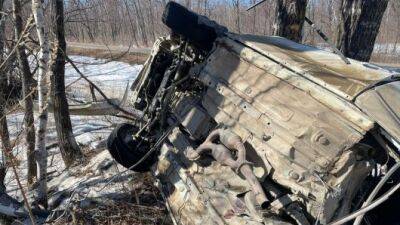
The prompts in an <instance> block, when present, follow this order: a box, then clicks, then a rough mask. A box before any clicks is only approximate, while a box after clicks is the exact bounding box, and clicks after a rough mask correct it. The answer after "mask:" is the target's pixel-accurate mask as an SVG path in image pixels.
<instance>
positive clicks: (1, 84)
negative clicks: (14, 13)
mask: <svg viewBox="0 0 400 225" xmlns="http://www.w3.org/2000/svg"><path fill="white" fill-rule="evenodd" d="M3 5H4V0H0V10H1V11H3ZM3 22H4V16H3V14H0V62H3V60H4V59H3V56H4V40H5V35H4V23H3ZM6 89H7V75H6V69H5V67H4V66H3V67H1V68H0V138H1V139H0V140H1V144H2V146H1V147H2V150H3V151H2V162H1V164H0V191H1V192H4V191H5V189H6V187H5V185H4V179H5V177H6V171H7V163H6V158H7V157H6V155H7V153H6V152H5V151H6V150H7V149H10V136H9V132H8V126H7V118H6V104H7V102H6V95H7V93H5V90H6Z"/></svg>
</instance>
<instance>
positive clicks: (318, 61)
mask: <svg viewBox="0 0 400 225" xmlns="http://www.w3.org/2000/svg"><path fill="white" fill-rule="evenodd" d="M232 37H233V38H235V39H237V40H240V41H241V42H242V43H244V44H246V45H249V46H252V47H255V48H257V49H259V50H260V51H262V52H264V53H268V54H269V55H271V56H273V57H276V58H278V59H279V60H280V62H284V63H286V64H288V65H290V66H291V67H292V68H295V69H296V70H297V71H298V72H300V73H303V74H305V75H306V76H307V75H309V76H310V77H311V78H317V79H319V80H320V81H322V82H325V83H326V84H327V85H331V86H332V87H334V88H336V89H338V90H340V91H341V92H343V93H344V94H345V95H347V97H348V99H351V97H354V96H355V95H356V94H357V93H359V92H360V91H361V90H363V89H364V88H365V87H366V86H367V85H368V84H371V83H373V82H375V81H378V80H381V79H383V78H385V77H387V76H390V75H391V73H390V72H389V71H387V70H385V69H382V68H380V67H377V66H375V65H373V64H370V63H365V62H359V61H356V60H351V59H349V60H350V64H346V63H345V62H344V61H343V60H341V58H340V57H339V56H338V55H336V54H334V53H332V52H328V51H325V50H322V49H318V48H316V47H312V46H307V45H302V44H299V43H296V42H293V41H290V40H288V39H285V38H282V37H273V36H256V35H232ZM317 82H318V81H317ZM322 82H321V83H320V84H321V85H322Z"/></svg>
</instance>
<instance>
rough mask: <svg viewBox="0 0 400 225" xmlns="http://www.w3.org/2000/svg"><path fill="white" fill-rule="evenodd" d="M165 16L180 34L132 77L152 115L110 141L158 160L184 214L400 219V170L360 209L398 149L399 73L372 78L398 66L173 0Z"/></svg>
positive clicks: (153, 163)
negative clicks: (219, 20)
mask: <svg viewBox="0 0 400 225" xmlns="http://www.w3.org/2000/svg"><path fill="white" fill-rule="evenodd" d="M163 21H164V23H165V24H166V25H167V26H168V27H169V28H170V29H171V34H170V35H169V36H166V37H160V38H159V39H157V40H156V42H155V43H154V46H153V49H152V52H151V55H150V57H149V58H148V60H147V61H146V63H145V65H144V66H143V69H142V71H141V72H140V74H139V76H138V78H137V79H136V80H135V82H134V84H133V85H132V87H131V89H132V91H133V96H132V98H131V99H129V100H130V101H131V102H132V104H133V105H134V109H133V110H137V111H140V112H142V114H143V115H142V117H141V118H140V119H139V120H138V121H135V124H132V125H131V127H129V126H127V125H125V126H127V127H126V128H124V126H123V129H122V130H121V127H120V128H117V129H116V130H118V129H119V130H120V131H115V132H113V133H112V135H111V136H110V138H109V143H110V144H109V149H110V152H111V154H112V156H113V157H115V158H116V160H117V161H118V162H120V163H121V164H123V165H124V166H125V167H127V168H130V167H132V166H134V165H135V164H138V162H140V165H143V168H142V169H143V170H144V169H147V170H150V171H151V173H152V174H153V175H154V177H155V178H156V179H157V183H158V184H159V185H158V186H159V187H160V190H161V191H162V193H163V196H165V198H166V201H167V203H168V206H169V209H170V212H171V215H173V218H174V221H175V222H176V223H177V224H195V225H197V224H199V225H207V224H210V225H211V224H212V225H214V224H233V225H235V224H237V225H239V224H254V225H261V224H301V225H308V224H318V223H319V224H329V223H331V222H334V221H339V222H340V221H344V220H346V221H347V220H349V219H354V218H355V217H357V216H358V215H362V214H364V213H365V215H364V219H365V220H368V221H369V222H371V223H373V222H376V221H380V222H382V221H383V220H384V223H385V224H392V222H393V221H396V219H394V218H393V217H394V216H390V215H391V214H390V207H389V208H385V207H387V206H388V205H389V206H390V204H393V202H396V199H398V192H396V193H395V188H396V187H397V186H396V185H397V184H398V183H399V176H398V175H396V174H392V176H391V178H390V179H388V182H386V181H385V182H384V184H383V186H382V190H385V191H387V190H389V189H390V190H391V192H388V193H390V194H391V197H390V198H388V196H389V194H386V195H385V196H381V198H379V199H378V200H376V201H375V202H372V203H371V204H370V205H367V206H366V207H364V208H362V209H361V210H360V208H361V205H362V203H363V202H364V201H366V199H367V197H368V194H369V193H371V191H372V190H373V189H374V187H375V186H376V185H377V184H379V182H380V180H381V178H382V177H383V179H387V178H386V177H385V170H383V169H382V168H385V167H386V168H391V167H392V166H393V165H394V164H395V163H396V161H395V160H394V159H393V157H392V156H395V155H396V154H398V153H399V152H398V148H399V144H398V143H400V129H399V128H400V123H399V121H397V120H398V117H399V115H400V108H399V107H398V106H400V104H399V101H398V98H393V97H391V98H390V96H400V95H399V94H400V93H399V90H400V88H398V87H399V85H400V82H399V81H397V80H393V79H391V81H390V82H389V83H385V84H382V85H377V86H373V84H376V83H377V82H379V81H382V80H386V79H387V77H390V76H392V75H393V74H392V73H391V72H390V71H387V70H385V69H381V68H379V67H376V66H373V65H370V64H367V63H362V62H358V61H355V60H351V59H349V61H350V62H351V64H349V65H348V64H346V63H345V62H343V60H342V59H341V58H340V57H339V56H338V55H336V54H334V53H331V52H327V51H324V50H321V49H318V48H314V47H311V46H306V45H302V44H298V43H295V42H292V41H290V40H287V39H285V38H281V37H267V36H256V35H239V34H234V33H230V32H229V31H227V30H226V28H224V27H223V26H220V25H218V24H216V23H215V22H213V21H211V20H209V19H207V18H206V17H204V16H200V15H197V14H195V13H194V12H191V11H189V10H187V9H186V8H184V7H183V6H181V5H179V4H177V3H174V2H169V3H168V4H167V6H166V10H165V12H164V15H163ZM371 85H372V86H371ZM128 128H129V129H128ZM124 129H125V130H124ZM389 149H390V151H389ZM126 151H127V152H129V154H128V153H126V155H129V156H130V157H124V158H121V157H120V158H118V157H119V155H125V152H126ZM388 151H389V152H390V154H389V153H388ZM204 153H208V154H204ZM150 155H151V156H152V157H149V156H150ZM131 156H132V157H131ZM140 157H142V158H140ZM147 157H149V158H147ZM375 168H379V171H382V172H380V173H377V172H376V171H377V169H375ZM137 169H139V168H137ZM389 180H390V182H389ZM381 185H382V184H379V186H381ZM393 188H394V189H393ZM376 206H377V207H376ZM373 207H376V208H374V209H373V210H371V209H372V208H373ZM369 210H371V211H369ZM366 211H368V213H366ZM363 221H364V220H363ZM335 223H336V222H335Z"/></svg>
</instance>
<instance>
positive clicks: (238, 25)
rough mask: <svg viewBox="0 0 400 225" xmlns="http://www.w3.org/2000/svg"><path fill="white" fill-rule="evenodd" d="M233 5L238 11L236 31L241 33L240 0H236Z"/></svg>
mask: <svg viewBox="0 0 400 225" xmlns="http://www.w3.org/2000/svg"><path fill="white" fill-rule="evenodd" d="M233 6H234V8H235V11H236V16H235V25H236V32H237V33H239V34H240V0H234V1H233Z"/></svg>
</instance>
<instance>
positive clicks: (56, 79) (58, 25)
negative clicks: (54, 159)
mask: <svg viewBox="0 0 400 225" xmlns="http://www.w3.org/2000/svg"><path fill="white" fill-rule="evenodd" d="M52 4H53V8H54V12H55V20H54V25H53V33H55V38H56V40H55V41H54V51H53V54H54V56H53V57H52V58H53V60H52V62H53V64H52V65H50V71H51V75H52V76H51V81H52V82H51V83H52V85H53V89H52V90H53V91H52V97H53V106H54V120H55V125H56V129H57V136H58V144H59V147H60V151H61V155H62V158H63V160H64V163H65V165H66V167H69V166H71V165H72V164H73V163H74V162H76V161H78V160H79V159H80V158H82V153H81V151H80V149H79V146H78V144H77V143H76V141H75V138H74V135H73V133H72V125H71V119H70V115H69V111H68V102H67V98H66V95H65V52H66V42H65V35H64V1H63V0H54V1H53V2H52Z"/></svg>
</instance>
